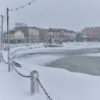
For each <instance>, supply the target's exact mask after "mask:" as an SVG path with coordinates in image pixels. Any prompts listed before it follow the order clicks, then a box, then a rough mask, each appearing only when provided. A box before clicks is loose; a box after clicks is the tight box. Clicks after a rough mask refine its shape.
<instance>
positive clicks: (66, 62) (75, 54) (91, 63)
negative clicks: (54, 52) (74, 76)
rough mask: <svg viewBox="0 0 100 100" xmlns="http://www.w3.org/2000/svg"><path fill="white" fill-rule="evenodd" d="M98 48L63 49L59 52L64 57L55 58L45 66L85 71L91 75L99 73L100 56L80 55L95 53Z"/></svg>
mask: <svg viewBox="0 0 100 100" xmlns="http://www.w3.org/2000/svg"><path fill="white" fill-rule="evenodd" d="M97 52H100V50H99V49H82V50H72V51H63V52H61V53H59V54H62V55H64V58H62V59H59V60H56V61H54V62H52V63H50V64H48V65H47V66H49V67H55V68H64V69H66V70H69V71H71V72H79V73H86V74H91V75H100V57H91V56H81V55H84V54H86V53H97Z"/></svg>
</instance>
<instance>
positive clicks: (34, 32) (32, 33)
mask: <svg viewBox="0 0 100 100" xmlns="http://www.w3.org/2000/svg"><path fill="white" fill-rule="evenodd" d="M15 30H17V31H18V30H20V31H22V32H23V33H24V39H25V42H27V43H34V42H39V30H40V29H39V28H36V27H16V28H15Z"/></svg>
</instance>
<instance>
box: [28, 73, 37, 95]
mask: <svg viewBox="0 0 100 100" xmlns="http://www.w3.org/2000/svg"><path fill="white" fill-rule="evenodd" d="M30 76H31V78H30V80H31V95H33V94H35V93H39V83H38V81H37V79H39V73H38V72H37V71H32V72H31V73H30Z"/></svg>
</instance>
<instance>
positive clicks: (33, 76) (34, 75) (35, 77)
mask: <svg viewBox="0 0 100 100" xmlns="http://www.w3.org/2000/svg"><path fill="white" fill-rule="evenodd" d="M0 62H4V63H5V64H8V62H6V61H5V60H4V58H3V55H2V54H1V53H0ZM14 62H15V61H13V60H12V59H11V61H10V66H11V67H12V68H13V69H14V70H15V72H16V73H17V74H18V75H20V76H21V77H23V78H30V81H31V95H33V94H35V93H39V86H40V87H41V89H42V90H43V92H44V93H45V95H46V96H47V98H48V99H49V100H53V99H52V98H51V96H50V95H49V94H48V92H47V91H46V89H45V88H44V86H43V85H42V83H41V81H40V79H39V73H38V72H37V71H36V70H33V71H31V72H30V75H24V74H22V73H21V72H19V71H18V70H17V69H16V67H18V66H17V64H14Z"/></svg>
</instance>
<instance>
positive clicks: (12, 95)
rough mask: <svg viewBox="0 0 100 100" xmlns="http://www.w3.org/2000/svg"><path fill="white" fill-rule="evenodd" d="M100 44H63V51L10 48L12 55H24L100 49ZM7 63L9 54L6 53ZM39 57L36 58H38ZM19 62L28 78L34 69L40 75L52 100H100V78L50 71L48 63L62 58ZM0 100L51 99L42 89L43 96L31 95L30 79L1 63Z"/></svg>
mask: <svg viewBox="0 0 100 100" xmlns="http://www.w3.org/2000/svg"><path fill="white" fill-rule="evenodd" d="M99 47H100V43H64V47H62V48H59V47H58V48H45V47H43V46H42V45H41V46H40V45H37V48H36V45H35V46H34V45H30V46H18V47H13V48H12V49H11V54H12V55H13V56H16V57H17V56H18V55H21V54H25V53H37V52H48V51H49V52H50V51H51V52H52V51H56V50H67V49H68V50H72V49H82V48H99ZM3 55H4V57H5V60H7V59H6V58H7V55H6V51H3ZM35 58H36V59H35ZM35 58H33V60H34V61H33V63H30V60H29V59H26V58H25V59H23V60H20V59H19V61H18V60H17V61H18V62H20V64H21V65H22V68H17V69H18V70H19V71H20V72H21V73H24V74H26V75H29V74H30V72H31V71H32V70H37V71H38V72H39V76H40V80H41V82H42V84H43V85H44V87H45V88H46V90H47V91H48V93H49V94H50V96H51V97H52V98H53V100H100V77H97V76H90V75H85V74H80V73H71V72H68V71H67V70H64V69H59V68H58V69H57V68H49V67H46V66H44V65H45V64H46V63H49V62H51V61H54V60H56V59H59V58H60V57H59V56H52V55H47V56H43V55H42V56H40V58H39V57H37V56H36V57H35ZM0 76H1V78H0V100H48V98H47V97H46V95H45V94H44V93H43V91H42V90H41V88H40V93H39V94H35V95H33V96H31V95H30V79H25V78H22V77H20V76H19V75H18V74H17V73H16V72H15V71H14V70H12V71H11V72H9V73H8V72H7V65H5V64H0Z"/></svg>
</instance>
